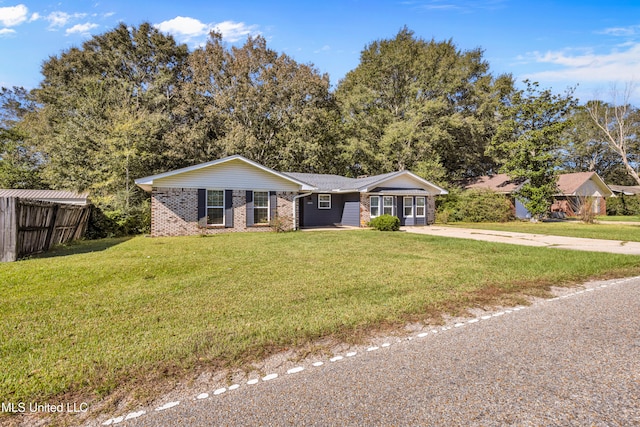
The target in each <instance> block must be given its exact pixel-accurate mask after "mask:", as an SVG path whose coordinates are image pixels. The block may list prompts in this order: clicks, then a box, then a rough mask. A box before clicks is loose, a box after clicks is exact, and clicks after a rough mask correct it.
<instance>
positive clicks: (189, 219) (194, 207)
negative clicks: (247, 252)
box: [151, 188, 296, 237]
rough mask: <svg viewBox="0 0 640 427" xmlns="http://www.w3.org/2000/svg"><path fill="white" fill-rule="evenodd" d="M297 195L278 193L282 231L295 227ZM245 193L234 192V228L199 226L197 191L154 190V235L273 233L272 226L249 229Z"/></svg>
mask: <svg viewBox="0 0 640 427" xmlns="http://www.w3.org/2000/svg"><path fill="white" fill-rule="evenodd" d="M295 195H296V193H294V192H286V191H282V192H277V193H276V200H277V207H276V212H277V214H276V215H277V217H278V218H279V219H280V220H281V221H280V224H281V229H283V230H290V229H291V228H292V227H293V203H292V202H293V198H294V196H295ZM246 201H247V198H246V191H245V190H233V227H229V228H225V227H224V226H217V227H211V226H209V227H207V228H202V227H199V226H198V190H197V189H195V188H153V191H152V192H151V235H152V236H154V237H159V236H187V235H194V234H219V233H229V232H244V231H272V230H273V228H272V227H270V226H264V225H257V226H252V227H247V217H246V213H247V210H246Z"/></svg>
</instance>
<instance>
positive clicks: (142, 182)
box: [135, 154, 315, 191]
mask: <svg viewBox="0 0 640 427" xmlns="http://www.w3.org/2000/svg"><path fill="white" fill-rule="evenodd" d="M232 160H240V161H242V162H245V163H247V164H249V165H251V166H253V167H255V168H258V169H260V170H262V171H264V172H267V173H270V174H273V175H275V176H277V177H279V178H282V179H285V180H287V181H289V182H292V183H294V184H296V185H299V186H300V187H301V189H302V190H304V191H309V190H313V189H315V188H314V187H313V186H310V185H309V184H308V183H306V182H302V181H300V180H298V179H296V178H293V177H291V176H288V175H286V174H283V173H281V172H278V171H275V170H273V169H271V168H268V167H266V166H263V165H261V164H260V163H257V162H254V161H252V160H249V159H247V158H246V157H242V156H240V155H238V154H236V155H233V156H229V157H224V158H222V159H218V160H213V161H210V162H206V163H200V164H197V165H193V166H189V167H186V168H182V169H176V170H172V171H169V172H164V173H160V174H157V175H151V176H146V177H144V178H138V179H136V180H135V183H136V185H137V186H138V187H140V188H142V189H143V190H145V191H151V189H152V187H153V182H154V181H155V180H158V179H162V178H167V177H172V176H176V175H181V174H184V173H187V172H193V171H197V170H200V169H204V168H208V167H211V166H215V165H219V164H223V163H226V162H229V161H232Z"/></svg>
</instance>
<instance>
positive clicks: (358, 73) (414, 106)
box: [336, 28, 513, 179]
mask: <svg viewBox="0 0 640 427" xmlns="http://www.w3.org/2000/svg"><path fill="white" fill-rule="evenodd" d="M482 55H483V52H482V50H481V49H473V50H469V51H460V50H458V49H457V48H456V46H455V45H454V44H453V42H452V41H451V40H449V41H445V42H436V41H434V40H431V41H425V40H423V39H420V38H417V37H415V35H414V33H413V32H412V31H410V30H409V29H407V28H403V29H402V30H400V31H399V32H398V34H397V35H396V36H395V37H394V38H393V39H389V40H379V41H375V42H373V43H371V44H369V45H368V46H367V47H366V48H365V49H364V50H363V51H362V53H361V57H360V64H359V65H358V67H357V68H356V69H355V70H353V71H351V72H349V73H348V74H347V76H346V77H345V79H344V80H343V81H341V82H340V84H339V86H338V88H337V91H336V96H337V98H338V101H339V103H340V105H341V109H342V118H343V121H344V123H345V128H346V131H347V140H346V144H345V146H344V156H345V157H346V160H347V161H348V162H349V163H350V165H351V168H352V173H353V174H356V175H357V174H361V173H366V174H369V173H381V172H389V171H392V170H398V169H423V170H425V172H426V173H428V170H431V171H435V170H439V171H440V172H439V173H438V174H436V175H439V177H440V178H443V175H445V174H446V176H447V177H448V178H449V179H455V178H463V177H467V176H473V175H478V174H481V173H484V172H485V171H486V170H487V169H489V168H490V167H491V166H492V161H491V158H489V157H488V156H486V155H485V148H486V145H487V144H488V142H489V140H490V139H491V136H492V135H493V132H494V129H495V112H496V110H497V108H498V105H499V104H500V102H501V100H502V99H503V98H504V96H506V95H507V94H508V93H510V92H511V91H512V90H513V85H512V83H513V82H512V79H511V77H510V76H506V75H504V76H499V77H498V78H494V77H493V76H492V75H491V74H490V73H489V71H488V70H489V64H488V63H487V62H486V61H485V60H484V59H483V58H482ZM429 178H432V179H433V178H434V177H433V176H430V177H429ZM435 178H438V177H437V176H436V177H435Z"/></svg>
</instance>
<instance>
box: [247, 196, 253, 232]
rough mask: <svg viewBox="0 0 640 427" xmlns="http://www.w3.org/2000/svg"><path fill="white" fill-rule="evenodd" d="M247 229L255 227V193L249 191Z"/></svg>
mask: <svg viewBox="0 0 640 427" xmlns="http://www.w3.org/2000/svg"><path fill="white" fill-rule="evenodd" d="M246 207H247V214H246V217H247V227H251V226H252V225H253V191H247V204H246Z"/></svg>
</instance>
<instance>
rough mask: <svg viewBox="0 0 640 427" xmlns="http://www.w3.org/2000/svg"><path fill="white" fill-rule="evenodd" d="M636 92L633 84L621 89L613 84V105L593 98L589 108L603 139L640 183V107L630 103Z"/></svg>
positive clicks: (587, 106)
mask: <svg viewBox="0 0 640 427" xmlns="http://www.w3.org/2000/svg"><path fill="white" fill-rule="evenodd" d="M633 91H634V84H633V83H628V84H627V85H626V86H625V88H624V90H622V91H621V92H620V91H618V90H617V89H616V88H615V87H614V88H613V89H612V98H613V100H612V103H611V104H607V103H604V102H601V101H592V102H589V103H587V105H586V109H587V111H588V112H589V115H590V116H591V119H592V120H593V122H594V123H595V125H596V126H597V128H598V129H599V130H600V133H601V136H602V138H603V139H604V140H605V141H606V142H607V144H608V145H609V147H610V148H611V149H612V150H613V151H614V152H615V153H616V154H617V155H618V158H619V159H620V160H621V161H622V164H623V165H624V167H625V170H626V171H627V173H628V174H629V175H630V176H631V177H632V178H633V180H634V181H635V183H636V184H637V185H640V174H639V168H640V141H638V130H639V129H640V110H638V109H637V108H635V107H633V106H632V105H631V104H630V103H629V99H630V97H631V95H632V94H633Z"/></svg>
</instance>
